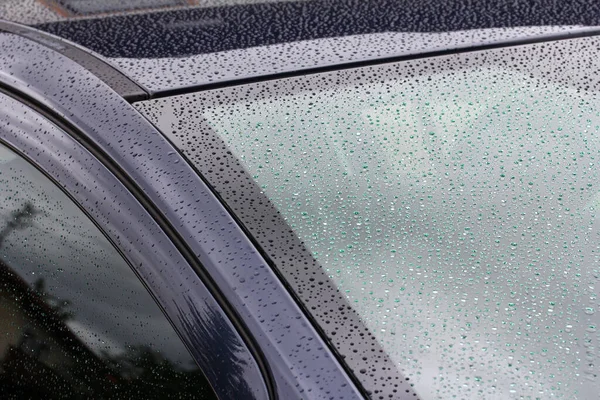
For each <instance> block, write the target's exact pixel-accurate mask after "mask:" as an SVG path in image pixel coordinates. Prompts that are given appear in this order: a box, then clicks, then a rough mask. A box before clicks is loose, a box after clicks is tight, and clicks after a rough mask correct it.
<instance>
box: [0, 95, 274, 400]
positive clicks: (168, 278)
mask: <svg viewBox="0 0 600 400" xmlns="http://www.w3.org/2000/svg"><path fill="white" fill-rule="evenodd" d="M0 142H2V143H5V144H8V145H9V146H10V147H12V148H13V149H14V150H16V151H18V152H19V153H21V154H23V155H24V156H26V157H28V158H29V159H30V160H31V161H32V162H33V163H34V164H35V165H36V166H37V167H38V168H39V169H41V170H42V171H43V172H45V173H46V174H48V175H49V176H51V177H52V179H54V181H55V182H58V184H59V186H60V187H62V188H63V189H64V190H65V191H66V192H67V193H68V194H69V195H70V196H71V197H72V198H73V200H75V201H76V202H77V203H78V204H79V205H81V206H82V207H85V210H84V211H85V212H86V213H87V214H88V215H89V216H90V217H91V218H92V220H93V221H94V222H95V223H96V224H97V225H98V226H99V227H100V228H101V229H102V230H103V231H104V232H105V234H106V235H107V236H108V238H109V239H110V240H111V241H112V242H113V243H114V244H115V245H116V246H117V247H118V249H119V250H120V251H121V252H122V254H123V255H124V257H125V258H126V259H127V260H128V262H129V263H130V265H131V266H132V268H133V269H134V271H135V272H136V274H138V276H139V277H140V278H141V279H142V281H143V282H144V284H145V285H146V286H147V287H148V289H149V290H150V292H151V293H152V295H153V296H154V298H155V299H156V300H157V302H158V303H159V305H160V306H161V308H162V309H163V310H164V311H165V313H166V315H167V316H168V317H169V320H170V321H171V323H172V324H173V326H174V327H175V328H176V329H177V331H178V332H179V334H180V336H181V338H182V340H183V342H184V343H185V344H186V346H187V347H188V349H189V350H190V352H191V353H192V355H193V357H194V359H195V360H196V362H197V363H198V364H199V366H200V367H201V369H202V371H203V372H205V374H206V376H207V377H208V379H209V381H210V383H211V385H212V386H213V388H215V391H216V393H217V395H218V396H219V398H223V399H227V398H242V397H243V398H250V399H264V398H266V396H267V390H266V386H265V383H264V381H263V379H262V376H261V372H260V370H259V368H258V366H257V364H256V361H255V360H254V357H253V355H252V353H250V351H249V350H248V349H247V348H246V346H245V344H244V341H243V339H242V338H241V337H240V335H239V334H238V332H237V331H236V329H235V327H234V326H233V325H232V324H231V322H230V321H229V318H228V316H227V315H226V314H225V313H224V312H223V311H222V310H221V307H220V306H219V304H218V303H217V302H216V301H215V299H214V297H213V296H212V295H211V293H210V292H209V291H208V289H207V288H206V287H205V286H204V284H203V283H202V281H201V280H200V279H199V277H198V275H197V274H196V272H195V271H194V270H193V269H192V267H191V266H190V265H189V264H188V263H187V262H186V260H185V259H184V258H183V257H182V256H181V254H180V253H179V252H178V251H177V249H176V248H175V246H174V245H173V243H172V242H171V241H170V240H169V238H168V237H167V236H166V235H165V233H164V232H163V231H162V229H161V228H160V226H159V225H158V224H157V223H156V221H154V219H153V218H152V216H151V215H150V214H149V213H148V212H147V210H145V209H144V207H143V206H142V205H141V204H140V203H139V201H138V200H137V199H136V198H135V197H134V196H133V195H132V194H131V193H130V192H129V191H128V189H127V188H126V187H125V186H124V185H123V184H122V183H121V182H119V180H118V179H117V178H116V177H115V176H114V175H113V174H112V173H111V172H110V171H109V170H108V169H107V168H106V167H105V166H103V165H102V164H101V163H100V162H99V161H98V160H97V159H96V158H95V157H94V155H92V154H91V153H90V152H89V151H87V150H86V149H85V148H84V147H83V146H81V145H80V144H79V143H77V141H76V140H75V139H73V138H72V137H71V136H69V135H68V134H66V133H65V132H64V131H62V130H61V129H60V128H58V127H57V126H55V125H53V124H52V123H51V122H50V121H48V120H46V119H45V118H44V116H43V115H41V114H38V113H36V112H35V111H33V110H32V109H30V108H28V107H27V106H25V105H24V104H22V103H20V102H19V101H17V100H15V99H13V98H11V97H8V96H7V95H5V94H3V93H0ZM117 205H118V210H116V206H117ZM121 210H127V212H119V211H121ZM140 238H143V240H140ZM155 328H156V327H155ZM224 338H226V339H224Z"/></svg>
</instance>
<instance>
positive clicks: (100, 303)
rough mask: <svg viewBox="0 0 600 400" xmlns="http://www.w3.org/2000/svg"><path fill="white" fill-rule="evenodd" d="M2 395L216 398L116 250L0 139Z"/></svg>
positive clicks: (52, 184)
mask: <svg viewBox="0 0 600 400" xmlns="http://www.w3.org/2000/svg"><path fill="white" fill-rule="evenodd" d="M115 212H116V213H118V212H120V211H119V210H118V206H117V205H115ZM0 393H1V395H2V396H1V397H2V398H8V399H24V398H28V399H34V398H43V399H52V398H61V399H63V398H77V399H78V398H81V399H83V398H86V399H87V398H99V399H102V398H106V399H108V398H140V399H148V398H153V399H158V398H160V399H162V398H167V397H176V398H201V399H213V398H216V397H215V395H214V394H213V392H212V389H211V387H210V386H209V384H208V382H207V380H206V379H205V377H204V375H203V374H202V372H201V371H200V370H199V368H198V367H197V365H196V364H195V362H194V360H193V359H192V357H191V355H190V354H189V353H188V351H187V349H186V348H185V347H184V345H183V343H182V342H181V341H180V340H179V338H178V336H177V334H176V332H175V331H174V330H173V328H172V327H171V325H170V323H169V321H168V320H167V319H166V317H165V316H164V315H163V313H162V311H161V310H160V308H159V307H158V306H157V304H156V303H155V301H154V299H153V298H152V297H151V295H150V293H149V292H148V291H147V289H146V288H145V287H144V285H143V284H142V282H141V281H140V280H139V279H138V277H137V276H136V275H135V273H134V272H133V270H132V269H131V268H130V266H129V265H128V264H127V262H126V261H125V260H124V259H123V257H122V256H121V255H120V254H119V252H118V251H117V250H116V249H115V248H114V247H113V245H112V244H111V243H110V242H109V241H108V240H107V239H106V237H105V236H104V235H103V234H102V233H101V232H100V231H99V229H98V228H97V227H96V226H95V225H94V224H93V223H92V221H91V220H90V219H89V218H88V217H87V216H86V215H85V214H84V212H83V211H82V210H81V209H80V208H78V207H77V206H76V205H75V204H74V203H73V201H71V200H70V199H69V197H67V195H65V194H64V192H62V191H61V190H60V189H59V188H58V187H57V186H56V185H55V184H54V183H53V182H52V181H50V179H48V178H47V177H46V176H45V175H43V174H42V173H41V172H39V171H38V170H37V169H36V168H35V167H33V166H32V165H31V164H30V163H29V162H28V161H26V160H25V159H23V158H22V157H20V156H19V155H17V154H16V153H15V152H13V151H12V150H10V149H8V148H7V147H4V146H3V145H1V144H0Z"/></svg>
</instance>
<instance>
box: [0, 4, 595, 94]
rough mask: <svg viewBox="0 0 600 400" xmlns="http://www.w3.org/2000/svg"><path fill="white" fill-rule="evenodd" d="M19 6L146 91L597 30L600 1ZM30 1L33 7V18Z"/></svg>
mask: <svg viewBox="0 0 600 400" xmlns="http://www.w3.org/2000/svg"><path fill="white" fill-rule="evenodd" d="M28 3H31V4H29V5H28V6H27V7H28V8H27V12H25V11H23V12H22V13H19V11H18V7H17V10H15V8H14V7H13V8H12V9H11V13H8V12H7V11H6V10H2V9H1V8H0V18H4V19H10V20H12V21H16V22H22V23H27V24H30V25H32V26H35V27H36V28H38V29H41V30H43V31H46V32H48V33H51V34H54V35H57V36H59V37H62V38H65V39H68V40H70V41H73V42H75V43H77V44H79V45H82V46H84V47H85V48H87V49H90V50H92V51H94V52H96V53H97V54H99V55H101V56H103V57H104V58H105V59H106V60H107V61H108V62H109V63H110V64H112V65H113V66H115V67H117V68H118V69H120V70H121V71H122V72H123V73H124V74H125V75H127V76H129V77H130V78H132V79H133V80H134V81H136V82H137V83H139V84H140V85H141V86H143V87H144V88H145V89H146V90H147V91H148V92H149V93H151V94H156V93H160V92H164V91H169V90H174V89H180V88H189V87H195V86H202V85H210V84H219V83H224V82H229V81H232V80H239V79H247V78H255V77H264V76H270V75H273V74H280V73H288V72H291V71H299V70H310V69H314V68H322V67H332V66H337V65H341V64H347V63H356V62H363V61H370V60H381V59H388V58H394V57H403V56H404V57H405V56H410V55H418V54H423V53H431V52H439V51H447V50H452V49H462V48H469V47H474V46H485V45H494V44H498V43H503V42H506V41H519V40H530V39H531V38H539V39H543V38H547V37H548V36H555V35H564V34H581V33H582V32H583V33H585V32H588V31H590V30H594V29H596V28H595V27H596V26H598V25H600V4H598V3H596V2H590V1H587V0H586V1H583V0H578V1H570V2H555V3H553V4H550V5H549V4H547V2H545V1H542V0H537V1H529V0H527V1H525V0H520V1H507V0H504V1H497V0H494V1H492V0H482V1H478V2H473V4H470V5H469V4H467V3H465V2H462V1H421V0H419V1H417V0H404V1H398V0H370V1H364V0H360V1H359V0H336V1H333V0H312V1H311V0H309V1H306V0H305V1H275V2H273V1H261V2H256V1H236V0H227V1H224V0H220V1H219V0H212V1H210V2H203V5H202V6H200V5H199V4H197V2H195V1H184V2H182V1H174V0H171V1H159V0H137V1H130V2H114V1H113V2H111V1H109V2H104V3H103V5H102V6H98V5H94V4H92V2H89V1H81V0H79V1H78V0H54V1H46V2H44V3H45V4H46V5H44V4H41V3H37V2H35V1H34V0H27V1H26V2H24V3H23V4H28ZM88 3H89V4H88ZM113 3H114V4H113ZM542 3H544V4H543V7H542ZM33 5H35V6H36V7H37V8H38V14H36V15H37V17H35V18H34V17H32V15H31V13H32V11H31V10H32V9H33V8H34V7H33ZM48 5H51V6H52V7H48ZM22 7H24V6H22ZM42 10H45V14H44V13H43V12H42ZM583 10H585V12H583ZM9 14H10V15H9Z"/></svg>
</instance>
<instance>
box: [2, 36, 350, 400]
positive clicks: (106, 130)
mask: <svg viewBox="0 0 600 400" xmlns="http://www.w3.org/2000/svg"><path fill="white" fill-rule="evenodd" d="M0 83H2V84H4V85H5V86H9V87H11V88H13V89H14V90H16V91H19V92H21V93H24V94H25V95H26V96H28V97H29V98H31V99H32V100H34V101H35V102H37V103H39V104H40V105H42V106H43V107H46V108H47V109H48V110H50V111H51V112H52V113H54V114H55V115H57V116H59V117H60V118H62V119H64V120H65V121H67V122H68V123H69V124H70V125H72V126H73V127H74V128H76V129H77V130H79V131H81V132H84V133H85V134H86V135H87V137H86V141H87V142H88V143H89V144H90V145H91V146H93V147H94V148H96V149H98V150H99V151H101V152H102V153H104V154H106V156H107V157H109V158H110V159H111V160H113V162H114V163H116V164H117V165H118V166H119V167H120V168H121V169H122V170H123V171H126V173H127V174H128V178H129V179H131V181H132V182H133V183H134V184H135V185H136V186H137V187H139V188H140V189H141V191H142V192H143V195H144V196H146V197H147V198H148V199H149V200H150V201H151V202H152V203H153V204H154V205H155V206H156V207H157V208H158V209H159V210H160V212H161V213H162V215H163V216H164V217H165V218H166V219H167V220H168V221H169V222H170V225H171V226H172V228H173V229H174V233H176V234H177V235H179V237H181V238H183V239H184V240H185V241H186V242H187V245H188V246H189V248H190V249H191V250H192V251H193V253H194V255H195V257H197V259H198V260H199V261H200V263H201V264H202V265H203V267H204V268H205V270H206V272H207V273H208V274H209V275H210V278H211V279H212V280H214V282H215V283H216V284H217V285H218V287H219V288H220V290H221V291H222V293H223V294H224V295H225V296H226V298H227V300H228V302H229V304H231V306H232V308H233V309H234V310H235V312H236V313H237V315H239V317H240V318H241V321H243V323H244V324H245V327H246V328H247V329H248V332H250V334H251V335H252V337H253V338H254V340H255V341H256V343H257V344H258V346H259V347H260V350H261V351H262V353H263V354H264V358H265V360H266V363H267V366H268V370H270V371H271V372H272V377H273V382H274V386H275V390H276V394H277V396H279V397H281V398H284V399H294V398H306V397H310V398H314V399H320V398H323V399H332V398H338V399H353V398H360V397H361V393H360V391H359V389H358V388H357V387H356V386H355V385H354V384H353V382H352V380H351V378H350V376H349V375H348V374H347V373H346V372H345V371H344V369H343V368H342V366H341V365H340V363H339V362H338V361H337V359H336V358H335V356H334V355H333V354H332V352H331V351H330V350H329V349H328V347H327V345H326V343H325V342H324V341H323V339H322V338H321V337H320V336H319V335H318V333H317V332H316V330H315V329H314V328H313V326H312V325H311V324H310V322H309V320H308V319H307V317H306V316H305V315H304V314H303V312H302V310H301V309H300V308H299V306H298V305H297V303H296V302H295V301H294V299H293V298H292V297H291V295H290V294H289V293H288V292H287V290H286V289H285V287H284V286H283V284H282V283H281V281H280V280H279V279H278V278H277V276H276V275H275V273H274V272H273V271H272V270H271V269H270V268H269V266H268V265H267V263H266V262H265V260H264V259H263V258H262V257H261V255H260V254H259V253H258V252H257V250H256V249H255V247H254V246H253V245H252V243H251V241H250V240H249V239H248V237H247V236H246V235H245V234H244V232H243V231H242V230H241V228H240V227H239V226H238V225H237V224H236V223H235V221H234V219H233V218H232V217H231V215H229V213H228V212H227V210H226V209H225V208H224V207H223V205H222V204H221V203H220V202H219V200H218V199H217V198H216V197H215V195H214V194H213V193H212V192H211V190H210V189H209V187H207V185H206V184H205V183H204V182H203V181H202V179H201V178H200V177H199V176H198V175H197V173H196V172H195V171H194V170H193V169H192V168H191V167H190V166H189V165H188V164H187V163H186V161H185V159H184V158H182V156H181V155H180V154H179V153H178V152H177V151H176V149H175V148H174V147H173V146H172V145H171V144H170V143H169V142H168V141H167V140H166V139H165V138H164V137H163V136H162V135H161V134H160V133H159V132H158V131H157V130H156V129H155V128H154V127H153V126H152V125H151V124H150V123H149V122H148V121H147V120H145V119H144V118H143V117H142V116H141V115H140V114H139V113H138V112H137V111H136V110H135V109H134V108H133V107H131V106H130V105H129V104H128V103H127V102H126V101H125V100H124V99H123V98H122V97H121V96H119V95H118V94H117V93H116V92H114V91H113V90H111V89H110V88H109V87H108V86H106V85H105V84H104V83H103V82H102V81H101V80H99V79H98V78H97V77H96V76H94V75H93V74H91V73H90V72H89V71H87V70H85V69H84V68H82V67H81V66H80V65H78V64H76V63H75V62H73V61H72V60H71V59H69V58H66V57H65V56H63V55H61V54H59V53H57V52H55V51H54V50H51V49H48V48H45V47H43V46H41V45H40V44H38V43H35V42H32V41H30V40H27V39H25V38H22V37H18V36H15V35H12V34H0ZM84 205H85V204H84ZM255 356H256V354H255Z"/></svg>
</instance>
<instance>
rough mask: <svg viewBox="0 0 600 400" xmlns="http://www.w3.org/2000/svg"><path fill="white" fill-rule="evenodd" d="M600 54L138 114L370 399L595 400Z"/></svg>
mask: <svg viewBox="0 0 600 400" xmlns="http://www.w3.org/2000/svg"><path fill="white" fill-rule="evenodd" d="M599 47H600V41H599V40H598V39H596V38H594V37H591V38H582V39H574V40H568V41H560V42H552V43H540V44H533V45H527V46H520V47H511V48H504V49H495V50H488V51H482V52H473V53H463V54H456V55H449V56H444V57H437V58H428V59H421V60H414V61H407V62H400V63H394V64H383V65H376V66H370V67H364V68H358V69H352V70H344V71H336V72H330V73H326V74H314V75H306V76H302V77H296V78H289V79H285V80H274V81H267V82H262V83H254V84H248V85H243V86H237V87H231V88H225V89H219V90H213V91H208V92H199V93H194V94H186V95H181V96H176V97H170V98H164V99H157V100H150V101H146V102H141V103H138V104H137V107H138V109H139V110H140V111H141V112H142V113H143V114H145V115H146V116H147V117H148V118H149V119H150V120H151V121H152V122H153V123H154V124H156V126H158V127H159V128H160V129H161V130H162V131H163V132H164V133H165V134H166V135H167V136H168V137H169V138H170V139H171V140H172V141H173V142H174V143H175V144H176V145H177V146H178V147H179V148H180V149H181V150H182V151H183V152H184V153H185V155H187V157H188V158H189V159H190V160H191V161H192V163H193V164H194V165H195V166H196V167H197V168H198V169H199V171H200V172H201V173H202V174H203V175H204V176H205V177H206V178H207V179H208V181H209V182H210V183H211V184H212V185H213V186H214V188H215V189H216V190H217V191H218V193H219V194H220V196H221V197H222V198H223V200H224V201H225V202H226V203H227V204H228V206H229V207H230V208H231V209H232V210H233V211H234V213H235V214H236V215H237V217H238V218H239V220H240V221H241V222H242V223H243V224H244V225H245V227H246V228H247V229H248V230H249V232H250V233H251V234H252V235H253V237H254V238H255V240H256V241H257V243H258V244H259V245H260V247H261V248H262V249H263V250H264V251H265V252H266V254H267V255H268V256H269V257H270V259H271V260H272V261H273V262H274V264H275V265H276V267H277V268H278V270H279V271H280V272H281V274H282V275H283V277H284V278H285V279H286V280H287V281H288V283H289V284H290V285H291V287H292V288H293V290H294V291H295V293H296V294H297V295H298V297H299V298H300V299H301V301H302V302H303V303H304V305H305V306H306V308H307V310H308V311H309V312H310V313H311V314H312V316H313V317H314V318H315V320H316V321H317V322H318V324H319V326H320V327H321V328H322V329H323V331H324V332H325V334H326V335H327V337H328V338H329V339H330V340H331V342H332V343H333V344H334V346H335V347H336V348H337V350H338V351H339V352H340V354H341V355H342V356H343V357H344V360H345V361H346V363H347V364H348V365H349V366H350V368H351V369H352V370H353V371H354V373H355V374H356V376H357V377H358V378H359V379H360V380H361V382H362V383H363V384H364V386H365V387H366V388H367V389H368V390H369V391H371V393H372V397H373V398H399V397H400V394H406V392H405V391H406V390H410V388H412V389H414V390H415V392H416V394H418V395H419V396H420V397H423V398H426V399H430V398H432V399H433V398H453V397H457V398H486V399H496V398H532V399H535V398H549V397H557V398H565V399H572V398H578V399H591V398H595V396H597V393H598V391H599V383H598V377H597V374H598V372H597V371H598V354H597V348H598V345H599V344H600V334H599V333H598V329H597V326H598V324H599V323H600V314H599V313H598V307H599V306H600V302H599V300H598V292H599V287H598V285H599V284H600V282H599V279H600V269H599V267H598V251H599V249H600V247H599V244H598V243H599V242H598V239H599V234H600V230H599V228H600V225H599V224H600V221H599V219H598V207H600V188H599V187H598V177H599V176H598V175H599V173H598V172H597V163H598V158H599V157H600V136H599V130H600V115H599V111H600V98H598V90H599V89H600V81H599V80H598V77H597V76H596V75H595V74H593V73H591V72H590V71H595V70H597V69H598V68H599V67H600V62H599V61H598V59H597V57H594V56H593V54H595V53H597V51H598V50H599Z"/></svg>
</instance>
